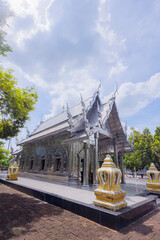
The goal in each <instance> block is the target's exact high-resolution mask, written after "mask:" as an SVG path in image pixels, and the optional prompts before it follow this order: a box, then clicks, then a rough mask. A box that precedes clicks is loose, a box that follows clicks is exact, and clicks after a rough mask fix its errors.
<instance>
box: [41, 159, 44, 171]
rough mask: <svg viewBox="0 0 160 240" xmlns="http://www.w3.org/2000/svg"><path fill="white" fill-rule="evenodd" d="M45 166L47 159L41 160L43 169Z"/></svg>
mask: <svg viewBox="0 0 160 240" xmlns="http://www.w3.org/2000/svg"><path fill="white" fill-rule="evenodd" d="M44 166H45V159H42V160H41V170H44Z"/></svg>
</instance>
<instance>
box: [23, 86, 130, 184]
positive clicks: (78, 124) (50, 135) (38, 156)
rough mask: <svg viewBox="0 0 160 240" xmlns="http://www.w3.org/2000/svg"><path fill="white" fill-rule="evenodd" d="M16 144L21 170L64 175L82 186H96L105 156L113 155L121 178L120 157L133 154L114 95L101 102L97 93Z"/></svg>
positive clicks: (121, 159)
mask: <svg viewBox="0 0 160 240" xmlns="http://www.w3.org/2000/svg"><path fill="white" fill-rule="evenodd" d="M19 145H20V146H22V152H21V157H20V167H19V168H20V171H22V172H30V173H44V174H52V175H57V176H67V177H68V183H69V184H82V185H83V186H88V185H90V184H96V183H97V176H96V171H97V169H98V167H101V164H102V163H103V160H104V158H105V155H106V154H113V156H114V162H115V164H116V166H117V167H120V168H121V170H122V176H124V174H123V154H124V153H127V152H132V151H133V149H132V146H131V145H130V143H129V142H128V140H127V134H126V129H124V128H123V127H122V124H121V121H120V118H119V115H118V112H117V107H116V103H115V94H114V95H113V96H112V97H111V98H110V99H109V100H108V101H107V102H106V103H102V102H101V99H100V96H99V90H97V91H96V92H95V93H94V95H93V96H92V97H91V98H88V99H87V100H83V98H82V97H81V102H80V103H79V104H78V105H76V106H74V107H72V108H69V107H68V106H67V110H66V111H63V112H62V113H60V114H58V115H57V116H54V117H52V118H50V119H48V120H46V121H44V122H42V123H41V124H40V125H39V126H38V127H37V129H36V130H35V131H34V132H33V133H32V134H30V135H29V136H28V138H27V139H25V140H23V141H21V142H20V143H19ZM123 181H124V179H123V177H122V182H123Z"/></svg>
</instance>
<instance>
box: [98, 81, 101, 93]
mask: <svg viewBox="0 0 160 240" xmlns="http://www.w3.org/2000/svg"><path fill="white" fill-rule="evenodd" d="M100 88H101V80H100V83H99V86H98V88H97V95H99V90H100Z"/></svg>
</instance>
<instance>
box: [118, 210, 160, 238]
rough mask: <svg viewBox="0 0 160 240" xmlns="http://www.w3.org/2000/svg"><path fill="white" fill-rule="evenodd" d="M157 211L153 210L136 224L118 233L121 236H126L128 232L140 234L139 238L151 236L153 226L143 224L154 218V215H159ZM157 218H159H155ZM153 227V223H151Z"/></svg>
mask: <svg viewBox="0 0 160 240" xmlns="http://www.w3.org/2000/svg"><path fill="white" fill-rule="evenodd" d="M159 211H160V210H159V209H154V210H153V211H152V212H150V213H148V214H147V215H145V216H144V217H142V218H140V219H139V220H137V221H136V222H134V223H132V224H131V225H129V226H128V227H126V228H124V229H122V230H121V231H120V232H121V234H124V235H127V234H128V233H129V232H132V231H133V232H137V233H140V234H141V236H142V237H143V236H146V237H147V235H152V233H153V230H154V229H153V226H151V225H150V226H147V225H148V224H145V222H147V221H148V220H149V219H150V218H152V217H154V218H156V215H157V214H158V213H159ZM157 217H159V216H157ZM152 225H153V223H152Z"/></svg>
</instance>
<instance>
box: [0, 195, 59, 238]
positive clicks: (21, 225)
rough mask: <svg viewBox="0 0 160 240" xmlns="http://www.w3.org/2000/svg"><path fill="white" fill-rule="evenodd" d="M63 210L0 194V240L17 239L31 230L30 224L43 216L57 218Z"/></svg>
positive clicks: (19, 197) (37, 201)
mask: <svg viewBox="0 0 160 240" xmlns="http://www.w3.org/2000/svg"><path fill="white" fill-rule="evenodd" d="M62 212H63V209H61V208H58V207H55V206H53V205H49V204H46V203H45V202H42V201H40V200H38V199H35V198H32V197H27V196H26V197H24V196H22V195H20V194H10V193H0V239H3V240H6V239H10V238H12V237H18V236H20V235H21V234H25V233H27V232H28V231H29V230H30V229H31V225H32V224H31V223H32V222H34V223H35V222H36V221H39V220H40V218H42V217H44V216H47V217H49V216H52V217H53V216H57V215H60V214H61V213H62Z"/></svg>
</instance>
